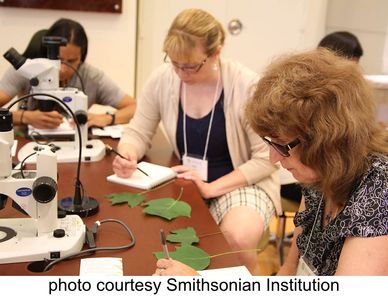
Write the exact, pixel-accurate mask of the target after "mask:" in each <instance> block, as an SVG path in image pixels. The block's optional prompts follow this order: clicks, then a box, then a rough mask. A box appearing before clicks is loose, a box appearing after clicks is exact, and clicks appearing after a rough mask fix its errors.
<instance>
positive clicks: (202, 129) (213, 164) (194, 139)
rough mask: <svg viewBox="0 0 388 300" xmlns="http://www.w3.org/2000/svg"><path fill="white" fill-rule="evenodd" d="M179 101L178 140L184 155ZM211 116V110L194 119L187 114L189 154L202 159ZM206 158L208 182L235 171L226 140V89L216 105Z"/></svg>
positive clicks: (181, 114) (181, 115) (181, 112)
mask: <svg viewBox="0 0 388 300" xmlns="http://www.w3.org/2000/svg"><path fill="white" fill-rule="evenodd" d="M179 103H180V104H179V115H178V124H177V131H176V142H177V146H178V150H179V153H180V154H181V157H182V156H183V155H184V154H185V146H184V139H183V109H182V105H181V101H180V102H179ZM210 117H211V111H210V112H209V113H208V114H207V115H206V116H204V117H202V118H200V119H194V118H191V117H190V116H188V115H186V140H187V152H188V153H187V154H188V155H190V156H194V157H197V158H201V159H202V158H203V154H204V151H205V145H206V137H207V132H208V130H209V123H210ZM206 158H207V160H208V182H211V181H214V180H216V179H218V178H220V177H222V176H224V175H226V174H228V173H230V172H232V171H233V164H232V160H231V158H230V154H229V148H228V144H227V140H226V131H225V115H224V91H222V93H221V95H220V98H219V99H218V101H217V103H216V105H215V107H214V116H213V122H212V125H211V131H210V137H209V145H208V150H207V157H206Z"/></svg>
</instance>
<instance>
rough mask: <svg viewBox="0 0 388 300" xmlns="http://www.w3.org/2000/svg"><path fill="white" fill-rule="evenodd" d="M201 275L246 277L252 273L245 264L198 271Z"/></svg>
mask: <svg viewBox="0 0 388 300" xmlns="http://www.w3.org/2000/svg"><path fill="white" fill-rule="evenodd" d="M198 273H199V274H200V275H201V276H207V277H208V276H212V277H221V278H222V277H225V276H233V277H246V276H252V274H251V273H250V272H249V271H248V269H247V268H246V267H245V266H238V267H229V268H220V269H209V270H203V271H198Z"/></svg>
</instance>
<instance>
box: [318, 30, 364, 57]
mask: <svg viewBox="0 0 388 300" xmlns="http://www.w3.org/2000/svg"><path fill="white" fill-rule="evenodd" d="M318 47H324V48H327V49H329V50H332V51H334V52H336V53H337V54H339V55H340V56H344V57H346V58H349V59H352V58H360V57H361V56H362V55H363V53H364V52H363V50H362V47H361V44H360V41H359V40H358V38H357V37H356V36H355V35H354V34H352V33H350V32H347V31H337V32H333V33H330V34H328V35H326V36H325V37H324V38H323V39H322V40H321V41H320V42H319V44H318Z"/></svg>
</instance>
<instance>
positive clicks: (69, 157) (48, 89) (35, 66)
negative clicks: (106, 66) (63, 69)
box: [4, 37, 105, 163]
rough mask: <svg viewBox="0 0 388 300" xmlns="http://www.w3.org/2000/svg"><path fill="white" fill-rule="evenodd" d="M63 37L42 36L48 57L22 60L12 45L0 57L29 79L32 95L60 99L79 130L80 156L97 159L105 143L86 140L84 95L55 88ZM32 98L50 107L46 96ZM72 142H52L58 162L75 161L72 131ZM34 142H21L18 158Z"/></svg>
mask: <svg viewBox="0 0 388 300" xmlns="http://www.w3.org/2000/svg"><path fill="white" fill-rule="evenodd" d="M66 43H67V41H66V39H63V38H61V37H44V39H43V44H44V45H46V47H47V57H48V58H35V59H26V58H25V57H23V56H22V55H20V54H19V53H18V52H17V51H16V50H15V49H14V48H11V49H9V50H8V51H7V52H6V53H5V54H4V57H5V58H6V59H7V60H8V61H9V62H10V63H11V64H12V65H13V67H14V68H15V69H16V70H17V72H18V73H19V74H21V75H22V76H23V77H25V78H27V79H28V80H29V81H30V85H31V92H32V94H49V95H52V96H55V97H56V98H58V99H61V100H62V101H63V102H64V103H66V104H67V105H68V106H69V108H70V109H71V110H72V112H74V115H75V116H76V118H77V122H78V124H79V125H80V129H81V141H82V149H81V150H82V155H81V156H82V158H81V160H82V161H84V162H91V161H99V160H101V159H102V158H103V157H104V155H105V145H104V143H103V142H102V141H100V140H88V127H87V121H88V116H87V109H88V99H87V96H86V95H85V94H84V93H83V92H82V91H79V90H78V89H76V88H69V87H66V88H60V87H59V70H60V66H61V61H60V60H59V59H58V57H59V47H60V46H63V45H66ZM33 97H34V99H36V100H38V107H39V109H40V110H42V111H50V110H52V106H50V104H51V103H53V101H52V99H51V100H50V98H49V97H47V96H42V95H36V96H33ZM74 136H75V140H74V141H61V142H59V141H58V142H55V151H56V154H57V160H58V162H60V163H61V162H64V163H66V162H77V161H78V150H79V141H78V138H79V137H78V135H77V134H75V135H74ZM38 147H39V146H38V144H37V143H35V142H30V143H27V144H26V145H24V146H23V147H22V148H21V149H20V150H19V152H18V159H19V160H20V161H23V160H24V159H25V158H26V157H28V156H29V155H30V154H31V153H33V152H35V150H36V149H37V148H38ZM36 158H37V156H31V157H29V158H28V159H27V160H26V162H27V163H34V162H36Z"/></svg>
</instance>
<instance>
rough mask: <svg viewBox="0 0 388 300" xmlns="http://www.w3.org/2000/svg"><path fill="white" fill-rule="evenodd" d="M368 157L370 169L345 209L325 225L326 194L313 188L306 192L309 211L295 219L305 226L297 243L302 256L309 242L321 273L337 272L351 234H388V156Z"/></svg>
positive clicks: (309, 258) (312, 258)
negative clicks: (343, 248) (324, 196)
mask: <svg viewBox="0 0 388 300" xmlns="http://www.w3.org/2000/svg"><path fill="white" fill-rule="evenodd" d="M368 160H369V161H370V167H369V170H367V172H366V173H365V174H364V175H363V177H362V179H361V181H359V182H358V183H357V184H356V185H355V189H354V191H353V193H352V194H351V196H350V198H349V200H348V201H347V203H346V205H345V207H344V209H343V210H342V211H341V212H340V213H339V214H338V215H337V216H336V218H335V219H333V220H331V222H330V223H329V224H327V225H326V226H323V225H322V224H323V215H324V201H323V202H322V204H321V205H320V208H319V210H318V207H319V203H320V201H321V198H322V194H321V193H319V192H317V191H315V190H312V189H303V191H302V192H303V195H304V197H305V204H306V210H305V211H302V212H299V213H297V214H296V216H295V219H294V223H295V226H302V229H303V231H302V233H301V234H300V235H299V236H298V238H297V246H298V250H299V255H303V254H304V253H305V251H306V247H307V245H308V247H307V251H306V258H307V261H308V262H309V263H310V264H312V265H313V266H314V267H315V268H316V269H317V271H318V275H334V274H335V271H336V269H337V265H338V260H339V257H340V255H341V251H342V247H343V245H344V242H345V239H346V238H347V237H365V238H367V237H376V236H383V235H387V234H388V157H387V156H384V155H370V156H369V157H368ZM316 216H317V222H316V224H315V226H314V229H313V224H314V220H315V217H316ZM312 229H313V234H312V235H311V240H310V243H309V244H308V240H309V237H310V233H311V230H312ZM360 263H368V262H360Z"/></svg>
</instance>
